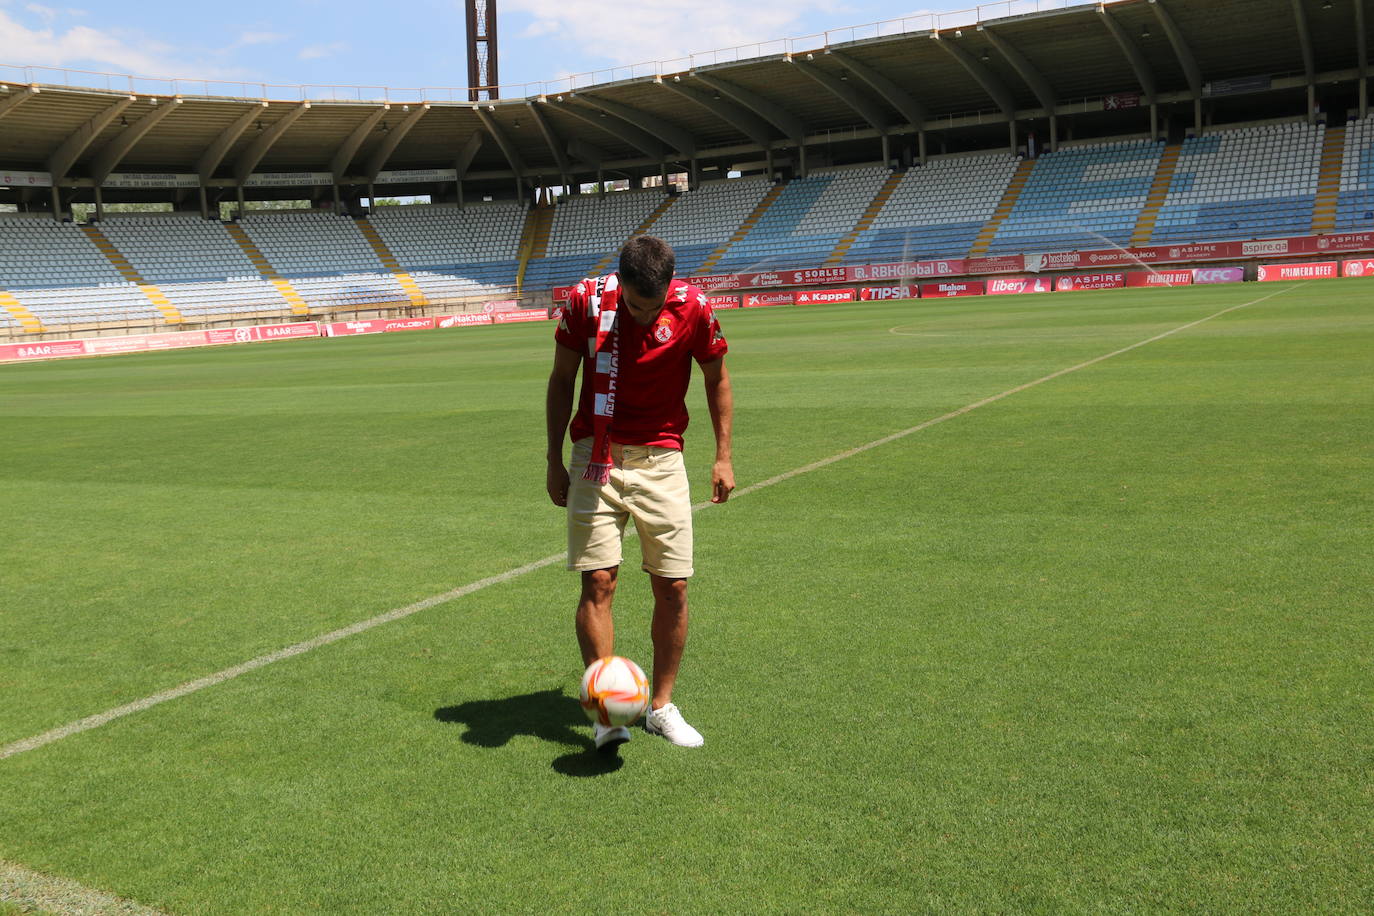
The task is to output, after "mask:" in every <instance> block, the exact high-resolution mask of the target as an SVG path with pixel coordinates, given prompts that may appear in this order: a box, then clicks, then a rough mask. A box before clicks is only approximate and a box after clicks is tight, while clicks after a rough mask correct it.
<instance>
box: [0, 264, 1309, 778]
mask: <svg viewBox="0 0 1374 916" xmlns="http://www.w3.org/2000/svg"><path fill="white" fill-rule="evenodd" d="M1305 285H1306V284H1299V285H1298V286H1289V287H1285V288H1283V289H1280V290H1277V291H1275V292H1272V293H1270V294H1269V295H1267V296H1261V297H1260V298H1258V299H1252V300H1250V301H1249V302H1242V303H1240V304H1239V305H1233V306H1230V307H1228V308H1224V309H1222V310H1221V311H1219V312H1215V313H1213V314H1211V315H1208V316H1206V317H1204V318H1199V319H1197V320H1196V321H1190V322H1188V323H1187V324H1183V325H1179V326H1178V327H1176V328H1172V329H1170V330H1168V331H1164V332H1163V333H1161V334H1156V335H1155V336H1154V337H1150V338H1148V339H1146V340H1141V341H1137V342H1136V343H1133V344H1130V345H1129V346H1125V347H1122V348H1121V349H1119V350H1113V351H1112V352H1110V353H1105V354H1103V355H1102V356H1097V357H1094V358H1092V359H1090V360H1087V361H1086V362H1081V363H1078V364H1077V365H1075V366H1069V367H1068V368H1066V369H1059V370H1057V371H1055V372H1051V373H1050V374H1049V375H1046V376H1043V377H1041V378H1038V379H1035V380H1034V381H1031V382H1026V383H1025V384H1023V385H1017V386H1016V387H1015V388H1008V389H1007V390H1006V391H1003V392H1001V393H1000V394H994V395H992V396H991V397H986V398H983V399H982V400H981V401H974V402H973V403H972V404H967V405H965V406H963V407H960V408H959V409H958V410H953V411H950V412H949V413H947V414H944V415H943V416H939V417H935V418H934V419H931V420H926V421H925V422H924V423H919V424H917V425H916V426H912V427H908V428H907V429H904V430H901V431H900V432H895V433H892V434H891V435H888V436H884V437H882V438H881V439H875V440H873V441H872V442H868V443H865V444H864V445H860V446H856V447H855V448H852V449H849V450H847V451H843V452H840V453H839V454H836V455H831V456H830V457H829V458H822V459H821V460H820V461H815V462H812V463H811V464H808V465H805V466H803V467H800V468H794V469H793V470H790V471H786V472H784V473H782V474H778V475H777V476H775V477H770V478H768V479H767V480H762V481H759V482H758V483H755V484H751V485H750V486H747V487H744V488H742V489H740V490H737V491H736V492H735V496H747V495H748V494H750V493H754V492H756V491H758V490H762V489H763V488H764V487H771V486H773V485H774V484H779V483H782V482H784V481H787V480H791V479H792V478H794V477H799V476H801V475H802V474H809V473H810V472H812V471H816V470H820V469H821V468H824V467H828V466H829V465H832V464H835V463H836V462H838V461H844V460H845V459H846V458H852V457H854V456H855V455H859V454H862V453H863V452H866V451H869V450H870V449H875V448H878V447H879V446H882V445H887V444H889V443H892V442H896V441H897V440H899V439H904V438H906V437H907V436H911V435H913V434H915V433H918V432H920V431H921V430H924V429H929V428H930V427H932V426H935V425H936V424H937V423H943V422H945V421H946V420H953V419H954V418H956V417H961V416H963V415H964V414H966V413H969V412H971V411H974V410H977V409H978V408H980V407H986V406H987V405H988V404H992V403H995V402H997V401H1000V400H1002V399H1003V398H1008V397H1011V396H1012V395H1014V394H1018V393H1020V392H1022V391H1026V390H1027V389H1030V388H1034V387H1035V386H1037V385H1042V384H1044V383H1045V382H1049V381H1053V380H1054V379H1057V378H1059V377H1060V376H1063V375H1068V374H1069V373H1070V372H1077V371H1078V370H1079V369H1086V368H1088V367H1089V366H1094V365H1096V364H1098V363H1100V362H1103V361H1104V360H1108V359H1111V358H1113V357H1115V356H1120V355H1121V354H1123V353H1129V352H1130V351H1132V350H1136V349H1139V348H1140V347H1143V346H1146V345H1147V344H1152V343H1154V342H1156V341H1159V340H1163V339H1164V338H1166V337H1171V336H1172V335H1174V334H1178V333H1180V332H1182V331H1186V330H1188V329H1189V328H1194V327H1197V326H1198V325H1200V324H1203V323H1204V322H1207V321H1211V320H1212V319H1214V318H1220V317H1221V316H1222V315H1225V314H1227V313H1228V312H1234V311H1236V310H1237V309H1243V308H1246V307H1247V306H1251V305H1257V304H1259V303H1261V302H1264V301H1266V300H1268V299H1272V298H1274V297H1275V296H1278V295H1281V294H1283V293H1287V292H1292V291H1293V290H1295V289H1299V288H1300V287H1301V286H1305ZM710 505H712V503H710V502H700V503H697V504H696V505H694V506H692V511H693V512H697V511H700V510H701V509H704V508H706V507H707V506H710ZM562 559H563V554H562V553H556V554H553V555H551V556H547V557H544V558H543V559H542V560H535V561H534V562H532V563H526V564H525V565H524V566H520V567H517V568H515V569H510V570H507V571H506V572H503V573H498V574H496V575H494V576H488V577H487V578H485V579H479V580H477V581H476V582H470V583H468V584H467V585H464V586H460V587H459V588H455V589H453V590H452V591H447V592H444V593H442V594H439V595H434V596H432V597H430V598H425V599H423V600H420V601H417V602H415V603H414V604H408V605H406V606H405V607H402V608H396V609H395V610H392V611H387V612H386V613H385V614H380V615H378V616H376V617H372V618H370V619H368V620H363V621H360V622H358V623H355V624H351V625H349V626H347V627H344V628H342V629H339V630H334V631H333V632H331V633H325V634H323V635H321V636H316V637H315V638H314V639H309V640H306V641H305V642H300V643H296V644H295V645H294V646H288V647H287V648H285V649H278V650H277V651H276V652H271V653H268V654H267V655H260V656H258V657H257V658H254V659H250V660H249V661H246V662H243V663H242V664H239V665H235V666H233V667H232V668H225V669H224V670H223V671H219V672H216V673H215V674H211V675H207V676H206V677H203V678H199V679H197V680H194V681H189V682H187V683H185V684H182V685H180V686H178V687H173V688H171V689H170V690H164V691H162V692H161V693H155V694H153V695H152V696H149V697H144V698H143V699H141V700H135V701H134V702H132V703H126V704H125V705H123V706H117V707H115V708H114V709H110V710H106V711H105V712H102V713H97V714H96V715H93V716H87V717H86V718H84V719H78V720H77V721H75V722H69V723H67V724H66V725H62V726H58V727H57V728H54V729H52V730H50V731H46V732H43V733H42V734H40V735H35V736H33V737H31V738H24V739H22V740H20V741H15V742H14V743H12V744H7V745H5V746H3V747H0V760H4V759H5V758H7V757H13V756H15V755H16V754H22V753H24V752H25V751H31V750H35V749H37V748H40V747H43V746H44V745H46V744H52V743H53V742H54V741H60V740H62V739H63V738H67V737H70V736H71V735H75V734H78V733H80V732H84V731H90V730H91V729H93V728H99V727H100V726H102V725H105V724H106V723H108V722H112V721H114V720H115V719H119V718H122V717H124V716H127V715H131V714H133V713H136V712H142V711H143V710H145V709H149V708H151V707H153V706H157V705H158V704H159V703H165V702H166V701H168V700H175V699H177V698H178V697H184V696H186V695H187V694H190V693H195V692H196V691H199V690H203V689H205V688H206V687H214V686H215V685H217V684H222V683H224V682H225V681H228V680H232V679H234V678H236V677H238V676H239V675H241V674H247V673H248V672H250V671H255V670H257V669H258V668H262V667H264V666H266V665H270V664H272V663H274V662H279V661H283V660H285V659H288V658H293V657H294V656H297V655H301V654H304V653H306V652H309V651H311V650H312V649H318V648H320V647H321V646H327V645H329V644H330V643H334V642H338V641H339V640H341V639H346V638H347V637H349V636H355V635H357V634H358V633H363V632H366V631H368V630H371V629H373V628H374V627H379V626H381V625H382V624H384V623H391V622H392V621H395V620H401V619H402V618H405V617H409V616H411V615H412V614H417V613H419V612H420V611H424V610H428V609H429V608H432V607H435V606H436V605H440V604H446V603H447V602H449V601H454V600H456V599H458V598H462V597H464V596H466V595H470V594H472V593H473V592H477V591H481V590H482V589H484V588H487V587H489V586H492V585H500V584H501V583H503V582H509V581H510V580H512V579H515V578H518V577H520V576H523V575H525V574H526V573H531V572H534V571H535V570H538V569H543V568H544V567H545V566H552V565H553V564H554V563H557V562H558V561H559V560H562Z"/></svg>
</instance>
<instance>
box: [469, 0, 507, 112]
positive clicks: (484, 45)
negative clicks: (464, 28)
mask: <svg viewBox="0 0 1374 916" xmlns="http://www.w3.org/2000/svg"><path fill="white" fill-rule="evenodd" d="M467 9H468V101H469V102H485V101H489V100H491V99H496V98H499V97H500V95H501V89H500V77H499V76H498V75H497V72H496V71H497V52H496V0H467Z"/></svg>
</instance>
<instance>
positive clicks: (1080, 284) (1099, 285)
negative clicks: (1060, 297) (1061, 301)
mask: <svg viewBox="0 0 1374 916" xmlns="http://www.w3.org/2000/svg"><path fill="white" fill-rule="evenodd" d="M1125 286H1126V275H1125V274H1124V273H1106V274H1079V275H1078V276H1076V277H1060V278H1059V280H1058V281H1057V282H1056V284H1055V288H1056V289H1057V290H1059V292H1061V293H1067V292H1073V291H1074V290H1080V289H1122V288H1124V287H1125Z"/></svg>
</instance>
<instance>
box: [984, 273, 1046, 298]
mask: <svg viewBox="0 0 1374 916" xmlns="http://www.w3.org/2000/svg"><path fill="white" fill-rule="evenodd" d="M1053 291H1054V286H1053V285H1052V284H1051V283H1050V280H1049V277H993V278H992V279H991V280H989V281H988V295H989V296H1011V295H1019V294H1021V293H1048V292H1053Z"/></svg>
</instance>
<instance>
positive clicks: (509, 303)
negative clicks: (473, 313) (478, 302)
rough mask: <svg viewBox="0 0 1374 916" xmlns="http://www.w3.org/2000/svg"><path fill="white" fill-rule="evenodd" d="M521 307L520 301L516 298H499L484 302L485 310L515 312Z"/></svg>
mask: <svg viewBox="0 0 1374 916" xmlns="http://www.w3.org/2000/svg"><path fill="white" fill-rule="evenodd" d="M519 307H520V303H519V302H518V301H516V300H515V299H498V300H496V301H495V302H484V303H482V311H484V312H513V311H515V310H516V309H518V308H519Z"/></svg>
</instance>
